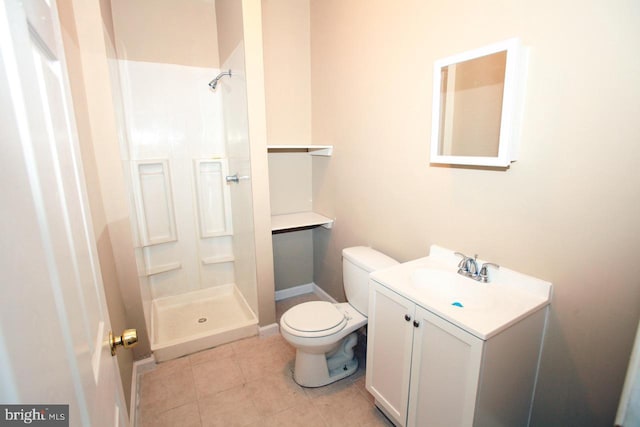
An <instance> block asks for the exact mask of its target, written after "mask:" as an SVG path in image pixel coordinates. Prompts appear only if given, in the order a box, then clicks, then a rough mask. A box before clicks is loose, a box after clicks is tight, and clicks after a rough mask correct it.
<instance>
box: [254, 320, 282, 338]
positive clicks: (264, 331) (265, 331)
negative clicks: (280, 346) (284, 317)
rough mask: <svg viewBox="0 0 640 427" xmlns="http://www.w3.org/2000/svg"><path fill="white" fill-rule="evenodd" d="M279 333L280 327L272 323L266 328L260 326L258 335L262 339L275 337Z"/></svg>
mask: <svg viewBox="0 0 640 427" xmlns="http://www.w3.org/2000/svg"><path fill="white" fill-rule="evenodd" d="M279 333H280V327H279V326H278V324H277V323H272V324H270V325H267V326H260V328H259V331H258V335H259V336H260V338H262V337H270V336H271V335H277V334H279Z"/></svg>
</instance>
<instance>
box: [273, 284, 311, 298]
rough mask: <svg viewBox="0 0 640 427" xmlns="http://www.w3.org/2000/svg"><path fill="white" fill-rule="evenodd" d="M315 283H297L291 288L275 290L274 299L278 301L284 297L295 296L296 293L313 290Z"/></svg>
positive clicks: (306, 292)
mask: <svg viewBox="0 0 640 427" xmlns="http://www.w3.org/2000/svg"><path fill="white" fill-rule="evenodd" d="M314 286H315V283H307V284H306V285H298V286H294V287H292V288H287V289H282V290H280V291H276V301H280V300H283V299H286V298H291V297H297V296H298V295H304V294H309V293H311V292H313V287H314Z"/></svg>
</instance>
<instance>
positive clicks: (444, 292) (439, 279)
mask: <svg viewBox="0 0 640 427" xmlns="http://www.w3.org/2000/svg"><path fill="white" fill-rule="evenodd" d="M411 281H412V283H413V286H415V287H416V288H418V289H419V290H420V291H422V292H424V296H425V298H432V299H437V300H439V302H440V303H441V304H445V305H451V306H452V307H456V308H458V309H460V310H486V309H489V308H491V307H493V306H495V298H494V297H493V294H492V293H491V292H488V289H487V284H486V283H479V282H476V281H475V280H473V279H470V278H468V277H464V276H461V275H460V274H458V273H455V272H451V271H446V270H437V269H432V268H418V269H416V270H415V271H414V272H413V274H412V275H411Z"/></svg>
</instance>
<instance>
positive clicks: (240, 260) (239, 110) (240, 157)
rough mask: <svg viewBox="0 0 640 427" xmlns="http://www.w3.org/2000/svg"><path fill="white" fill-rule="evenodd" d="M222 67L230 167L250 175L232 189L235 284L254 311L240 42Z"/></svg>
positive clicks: (248, 163)
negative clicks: (228, 76)
mask: <svg viewBox="0 0 640 427" xmlns="http://www.w3.org/2000/svg"><path fill="white" fill-rule="evenodd" d="M222 68H223V69H231V70H233V73H234V74H233V76H232V78H231V79H228V80H225V81H224V82H223V83H222V84H221V85H220V88H221V89H222V91H223V93H224V95H223V99H222V100H223V106H224V110H225V113H226V114H225V116H224V124H225V130H226V135H227V150H228V153H227V156H228V158H229V170H230V171H232V173H237V174H238V175H240V176H248V177H249V179H247V180H241V181H240V182H238V184H237V185H236V186H235V187H234V191H233V192H232V193H231V206H232V211H233V212H234V217H233V221H234V226H233V228H234V234H233V246H234V247H235V248H236V251H235V253H236V260H235V272H236V286H237V287H238V289H239V290H240V292H241V293H242V295H244V298H245V299H246V301H247V303H248V304H249V306H250V307H251V309H252V310H253V311H254V313H257V312H258V295H257V284H256V283H257V278H256V259H255V240H254V226H253V215H252V212H253V206H252V205H251V203H252V200H253V196H252V193H251V191H252V188H251V179H250V178H251V160H250V159H251V154H250V141H249V123H248V117H247V109H248V105H247V80H246V76H245V74H244V70H245V63H244V43H243V42H240V43H239V44H238V46H236V48H235V49H234V50H233V52H232V53H231V54H230V55H229V57H228V59H227V60H226V61H225V63H224V64H223V65H222Z"/></svg>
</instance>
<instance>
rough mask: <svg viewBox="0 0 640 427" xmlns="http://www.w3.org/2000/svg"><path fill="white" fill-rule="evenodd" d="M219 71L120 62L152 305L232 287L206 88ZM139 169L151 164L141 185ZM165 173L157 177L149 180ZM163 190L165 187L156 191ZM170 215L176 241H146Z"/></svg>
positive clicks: (219, 164) (214, 114) (214, 113)
mask: <svg viewBox="0 0 640 427" xmlns="http://www.w3.org/2000/svg"><path fill="white" fill-rule="evenodd" d="M219 72H220V70H219V69H215V68H205V67H188V66H182V65H175V64H161V63H150V62H138V61H120V75H121V79H122V92H123V100H124V110H125V118H126V119H125V120H126V124H127V126H126V128H127V140H128V155H129V159H130V165H131V171H132V175H133V176H132V180H133V181H134V183H135V182H136V180H138V181H139V182H142V184H143V185H141V187H140V188H141V189H143V191H139V192H137V194H135V192H134V198H136V201H135V203H136V205H137V206H142V207H143V208H144V209H142V210H141V209H137V211H136V216H137V218H136V219H137V223H138V225H139V227H138V235H139V236H140V241H139V242H138V243H139V244H140V245H141V246H143V247H144V248H143V252H144V256H143V257H142V258H143V261H144V268H143V270H144V272H145V274H146V275H147V277H148V279H149V286H150V291H151V296H152V297H153V298H160V297H166V296H172V295H178V294H182V293H184V292H190V291H194V290H197V289H202V288H207V287H213V286H219V285H223V284H227V283H233V282H234V281H235V277H234V269H233V246H232V240H231V238H230V237H229V236H231V234H232V231H233V228H232V223H231V212H230V202H229V188H228V185H227V184H226V183H225V182H224V176H225V174H226V173H227V172H228V168H227V160H226V156H227V153H226V149H225V129H224V118H223V110H222V99H221V98H222V93H221V92H220V91H218V92H213V91H211V90H210V89H209V87H208V86H207V83H208V82H209V81H210V80H211V79H212V78H213V77H215V76H216V75H217V74H218V73H219ZM140 164H145V165H146V164H151V165H154V166H148V167H146V168H143V172H146V173H147V175H145V176H144V179H143V180H142V181H140V179H141V178H140V168H139V165H140ZM156 165H163V166H162V167H160V166H156ZM163 168H164V172H163V175H162V176H156V175H152V176H151V175H148V173H149V172H153V173H159V171H160V170H161V169H163ZM151 178H152V179H151ZM164 178H167V179H168V181H167V180H164V181H163V179H164ZM163 183H164V184H166V186H168V188H166V189H161V188H160V184H163ZM164 184H163V185H164ZM154 185H156V187H154ZM134 186H135V184H134ZM145 191H146V193H148V195H149V200H150V201H149V202H148V203H147V205H145V202H147V201H146V200H145V194H144V192H145ZM163 194H164V195H163ZM166 194H168V196H165V195H166ZM145 209H146V210H145ZM167 212H172V213H173V215H174V220H175V236H172V238H168V239H164V240H162V239H155V240H154V239H150V238H147V237H145V236H149V233H148V232H147V229H148V228H149V227H148V224H151V225H153V226H154V227H155V228H158V224H160V225H165V224H169V222H168V221H169V220H168V219H167V218H169V216H170V215H168V214H167ZM203 230H204V232H203ZM157 234H158V235H160V234H161V233H157ZM205 260H208V262H204V261H205ZM212 260H214V261H215V260H226V261H225V262H211V261H212Z"/></svg>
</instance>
